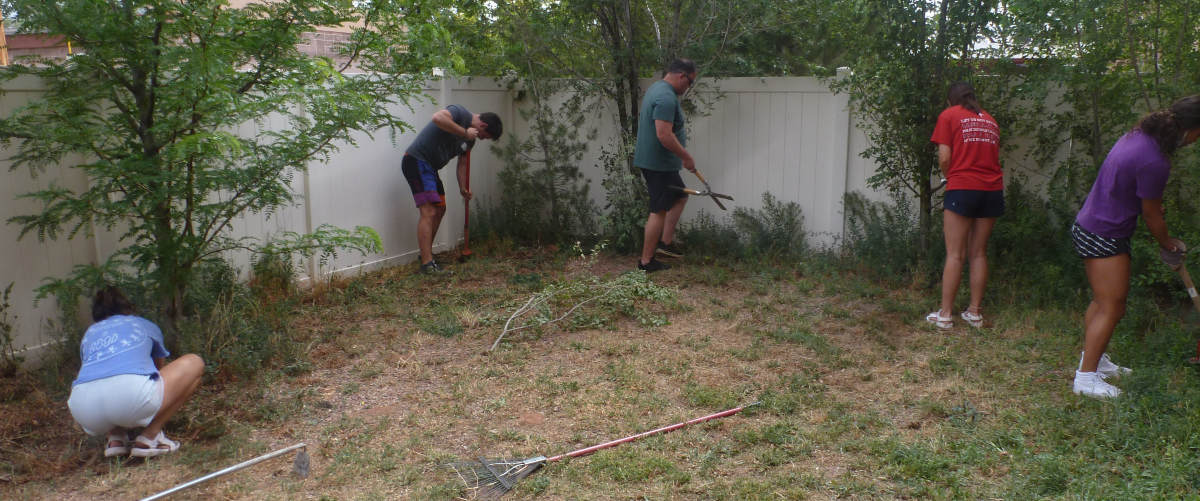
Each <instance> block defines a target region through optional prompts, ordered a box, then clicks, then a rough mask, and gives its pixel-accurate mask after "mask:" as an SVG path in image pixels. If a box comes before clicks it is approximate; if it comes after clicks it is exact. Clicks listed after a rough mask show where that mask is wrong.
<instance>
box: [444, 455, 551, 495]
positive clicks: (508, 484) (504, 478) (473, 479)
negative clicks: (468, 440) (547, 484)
mask: <svg viewBox="0 0 1200 501" xmlns="http://www.w3.org/2000/svg"><path fill="white" fill-rule="evenodd" d="M545 464H546V458H544V457H541V456H539V457H535V458H529V459H487V458H479V460H478V461H461V462H457V463H450V465H449V466H450V468H452V469H453V470H454V472H455V473H457V474H458V478H460V479H462V481H463V484H465V485H466V486H467V490H468V491H472V492H473V493H474V497H475V499H499V498H500V496H503V495H504V494H505V493H506V492H508V491H511V490H512V489H513V487H515V486H516V484H517V482H519V481H520V480H521V479H522V478H525V477H528V476H529V475H532V474H533V473H534V472H536V471H538V470H539V469H541V467H542V466H544V465H545Z"/></svg>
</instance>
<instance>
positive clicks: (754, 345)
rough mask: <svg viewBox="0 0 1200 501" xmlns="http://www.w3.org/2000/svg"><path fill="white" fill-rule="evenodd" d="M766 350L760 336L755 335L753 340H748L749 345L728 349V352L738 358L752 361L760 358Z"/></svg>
mask: <svg viewBox="0 0 1200 501" xmlns="http://www.w3.org/2000/svg"><path fill="white" fill-rule="evenodd" d="M766 351H767V348H766V346H765V345H764V344H763V338H762V337H761V336H755V338H754V340H753V341H751V342H750V345H749V346H747V347H745V348H740V349H733V350H729V353H730V354H731V355H733V357H734V358H736V359H738V360H742V361H746V362H754V361H756V360H759V359H761V358H762V357H763V355H764V354H766Z"/></svg>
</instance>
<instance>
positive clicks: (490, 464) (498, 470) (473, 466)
mask: <svg viewBox="0 0 1200 501" xmlns="http://www.w3.org/2000/svg"><path fill="white" fill-rule="evenodd" d="M759 403H760V402H754V403H752V404H748V405H743V406H741V407H734V408H732V409H729V410H726V411H721V412H718V413H716V414H709V415H707V416H704V417H698V418H696V419H692V420H689V421H684V422H682V423H675V424H673V425H670V426H664V427H662V428H658V429H656V430H650V431H644V432H642V433H638V434H637V435H630V436H628V437H625V438H618V439H616V440H613V441H610V442H605V443H602V444H599V445H593V446H591V447H585V448H583V449H579V450H576V451H571V452H568V453H565V454H559V455H557V456H554V457H550V458H547V457H545V456H537V457H532V458H529V459H486V458H479V461H464V462H460V463H452V464H451V465H450V467H451V468H453V469H454V471H455V472H457V473H458V476H459V478H461V479H462V480H463V482H464V483H466V484H467V488H468V489H469V490H473V491H475V499H499V498H500V496H503V495H504V494H505V493H507V492H508V491H510V490H512V489H513V487H515V486H516V484H517V482H519V481H521V479H523V478H525V477H528V476H530V475H532V474H534V473H536V472H537V471H538V470H540V469H541V468H542V467H543V466H546V464H547V463H553V462H555V461H561V460H563V459H567V458H577V457H581V456H586V455H588V454H591V453H594V452H596V451H598V450H601V449H607V448H609V447H614V446H617V445H620V444H623V443H626V442H632V441H634V440H638V439H641V438H645V437H648V436H650V435H657V434H659V433H667V432H669V431H675V430H678V429H680V428H683V427H685V426H688V425H693V424H696V423H703V422H705V421H709V420H712V419H719V418H723V417H726V416H732V415H734V414H737V413H739V412H741V411H742V410H743V409H746V408H749V407H753V406H755V405H758V404H759Z"/></svg>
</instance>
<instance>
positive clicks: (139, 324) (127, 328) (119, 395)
mask: <svg viewBox="0 0 1200 501" xmlns="http://www.w3.org/2000/svg"><path fill="white" fill-rule="evenodd" d="M92 319H93V320H95V321H96V323H94V324H92V325H91V327H88V330H87V332H85V333H84V334H83V340H82V341H81V342H80V344H79V357H80V359H81V360H82V362H83V364H82V366H81V367H80V368H79V376H78V377H77V378H75V382H74V383H72V384H71V397H70V398H69V399H68V400H67V407H68V408H70V410H71V416H72V417H74V418H75V421H76V422H77V423H79V426H81V427H82V428H83V431H85V432H87V434H88V435H107V436H108V438H107V440H105V443H104V455H105V456H106V457H108V456H122V455H125V454H129V455H132V456H137V457H152V456H159V455H162V454H166V453H169V452H174V451H175V450H177V449H179V442H176V441H174V440H171V439H169V438H167V437H166V435H163V432H162V428H163V425H164V424H167V420H168V419H171V416H173V415H175V413H176V412H177V411H179V408H180V407H183V403H184V402H186V401H187V400H188V398H190V397H191V396H192V393H194V392H195V391H196V388H197V387H198V386H200V377H201V376H203V375H204V361H203V360H201V359H200V357H198V356H196V355H193V354H187V355H184V356H182V357H179V358H178V359H177V360H175V361H173V362H171V363H169V364H168V363H166V358H167V357H168V356H170V353H168V352H167V349H166V348H165V347H163V335H162V330H160V329H159V328H158V326H157V325H154V323H153V322H151V321H149V320H146V319H144V318H142V317H139V316H135V315H133V304H132V303H130V302H129V299H127V298H126V297H125V295H124V294H122V293H121V291H120V290H119V289H117V288H116V287H111V286H110V287H106V288H104V289H103V290H101V291H100V292H97V293H96V298H95V300H94V301H93V302H92ZM134 428H142V431H141V434H139V435H138V436H137V438H135V439H134V440H133V445H132V447H131V446H130V444H129V432H130V431H131V430H132V429H134Z"/></svg>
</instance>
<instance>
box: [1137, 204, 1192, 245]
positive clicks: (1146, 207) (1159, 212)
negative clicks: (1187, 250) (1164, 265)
mask: <svg viewBox="0 0 1200 501" xmlns="http://www.w3.org/2000/svg"><path fill="white" fill-rule="evenodd" d="M1142 219H1144V220H1145V221H1146V229H1148V230H1150V234H1151V235H1153V236H1154V240H1157V241H1158V246H1159V247H1162V248H1163V249H1166V250H1169V251H1171V252H1179V251H1182V250H1183V243H1182V242H1180V241H1179V240H1178V239H1175V238H1171V235H1170V234H1169V233H1167V221H1166V219H1165V218H1163V205H1162V199H1157V200H1146V199H1143V200H1142Z"/></svg>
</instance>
